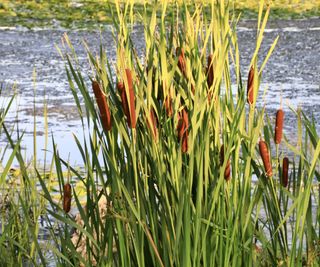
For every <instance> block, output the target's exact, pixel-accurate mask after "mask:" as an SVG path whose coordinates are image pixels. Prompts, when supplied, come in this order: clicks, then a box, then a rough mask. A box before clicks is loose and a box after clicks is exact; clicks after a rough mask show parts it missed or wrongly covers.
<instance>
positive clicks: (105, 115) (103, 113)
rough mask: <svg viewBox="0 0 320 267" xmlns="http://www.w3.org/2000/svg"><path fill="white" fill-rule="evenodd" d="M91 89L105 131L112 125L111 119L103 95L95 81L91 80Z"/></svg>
mask: <svg viewBox="0 0 320 267" xmlns="http://www.w3.org/2000/svg"><path fill="white" fill-rule="evenodd" d="M92 89H93V93H94V95H95V98H96V101H97V104H98V108H99V112H100V119H101V123H102V126H103V128H104V130H105V131H110V130H111V127H112V121H111V114H110V110H109V106H108V103H107V100H106V98H105V95H104V93H103V91H102V89H101V86H100V84H99V83H98V82H97V81H93V82H92Z"/></svg>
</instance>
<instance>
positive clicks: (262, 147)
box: [259, 140, 272, 177]
mask: <svg viewBox="0 0 320 267" xmlns="http://www.w3.org/2000/svg"><path fill="white" fill-rule="evenodd" d="M259 151H260V155H261V158H262V161H263V165H264V169H265V172H266V174H267V176H269V177H271V176H272V166H271V162H270V155H269V150H268V146H267V144H266V142H265V141H263V140H260V142H259Z"/></svg>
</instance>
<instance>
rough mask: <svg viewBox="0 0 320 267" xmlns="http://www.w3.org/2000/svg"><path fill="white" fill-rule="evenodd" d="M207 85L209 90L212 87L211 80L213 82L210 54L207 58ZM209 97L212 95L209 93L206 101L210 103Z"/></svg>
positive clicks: (211, 57)
mask: <svg viewBox="0 0 320 267" xmlns="http://www.w3.org/2000/svg"><path fill="white" fill-rule="evenodd" d="M206 74H207V84H208V88H209V89H210V88H211V87H212V85H213V80H214V70H213V55H212V54H210V55H209V56H208V66H207V73H206ZM211 95H212V93H211V92H209V94H208V101H209V103H210V101H211Z"/></svg>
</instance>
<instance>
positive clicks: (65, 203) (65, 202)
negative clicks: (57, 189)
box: [63, 183, 71, 213]
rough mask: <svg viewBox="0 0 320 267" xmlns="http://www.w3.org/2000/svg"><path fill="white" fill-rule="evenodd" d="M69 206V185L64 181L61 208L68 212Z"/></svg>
mask: <svg viewBox="0 0 320 267" xmlns="http://www.w3.org/2000/svg"><path fill="white" fill-rule="evenodd" d="M70 208H71V185H70V184H69V183H66V184H65V185H64V186H63V210H64V211H65V212H66V213H68V212H69V211H70Z"/></svg>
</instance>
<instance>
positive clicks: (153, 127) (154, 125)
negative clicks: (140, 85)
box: [147, 108, 158, 140]
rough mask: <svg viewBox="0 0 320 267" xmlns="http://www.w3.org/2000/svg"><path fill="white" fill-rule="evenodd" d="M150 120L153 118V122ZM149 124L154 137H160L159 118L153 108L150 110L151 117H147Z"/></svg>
mask: <svg viewBox="0 0 320 267" xmlns="http://www.w3.org/2000/svg"><path fill="white" fill-rule="evenodd" d="M149 120H151V124H150V122H149ZM147 125H148V127H149V129H150V130H151V131H152V135H153V138H154V139H155V140H157V139H158V128H157V125H158V119H157V116H156V114H155V112H154V109H153V108H152V109H151V110H150V119H148V118H147Z"/></svg>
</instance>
